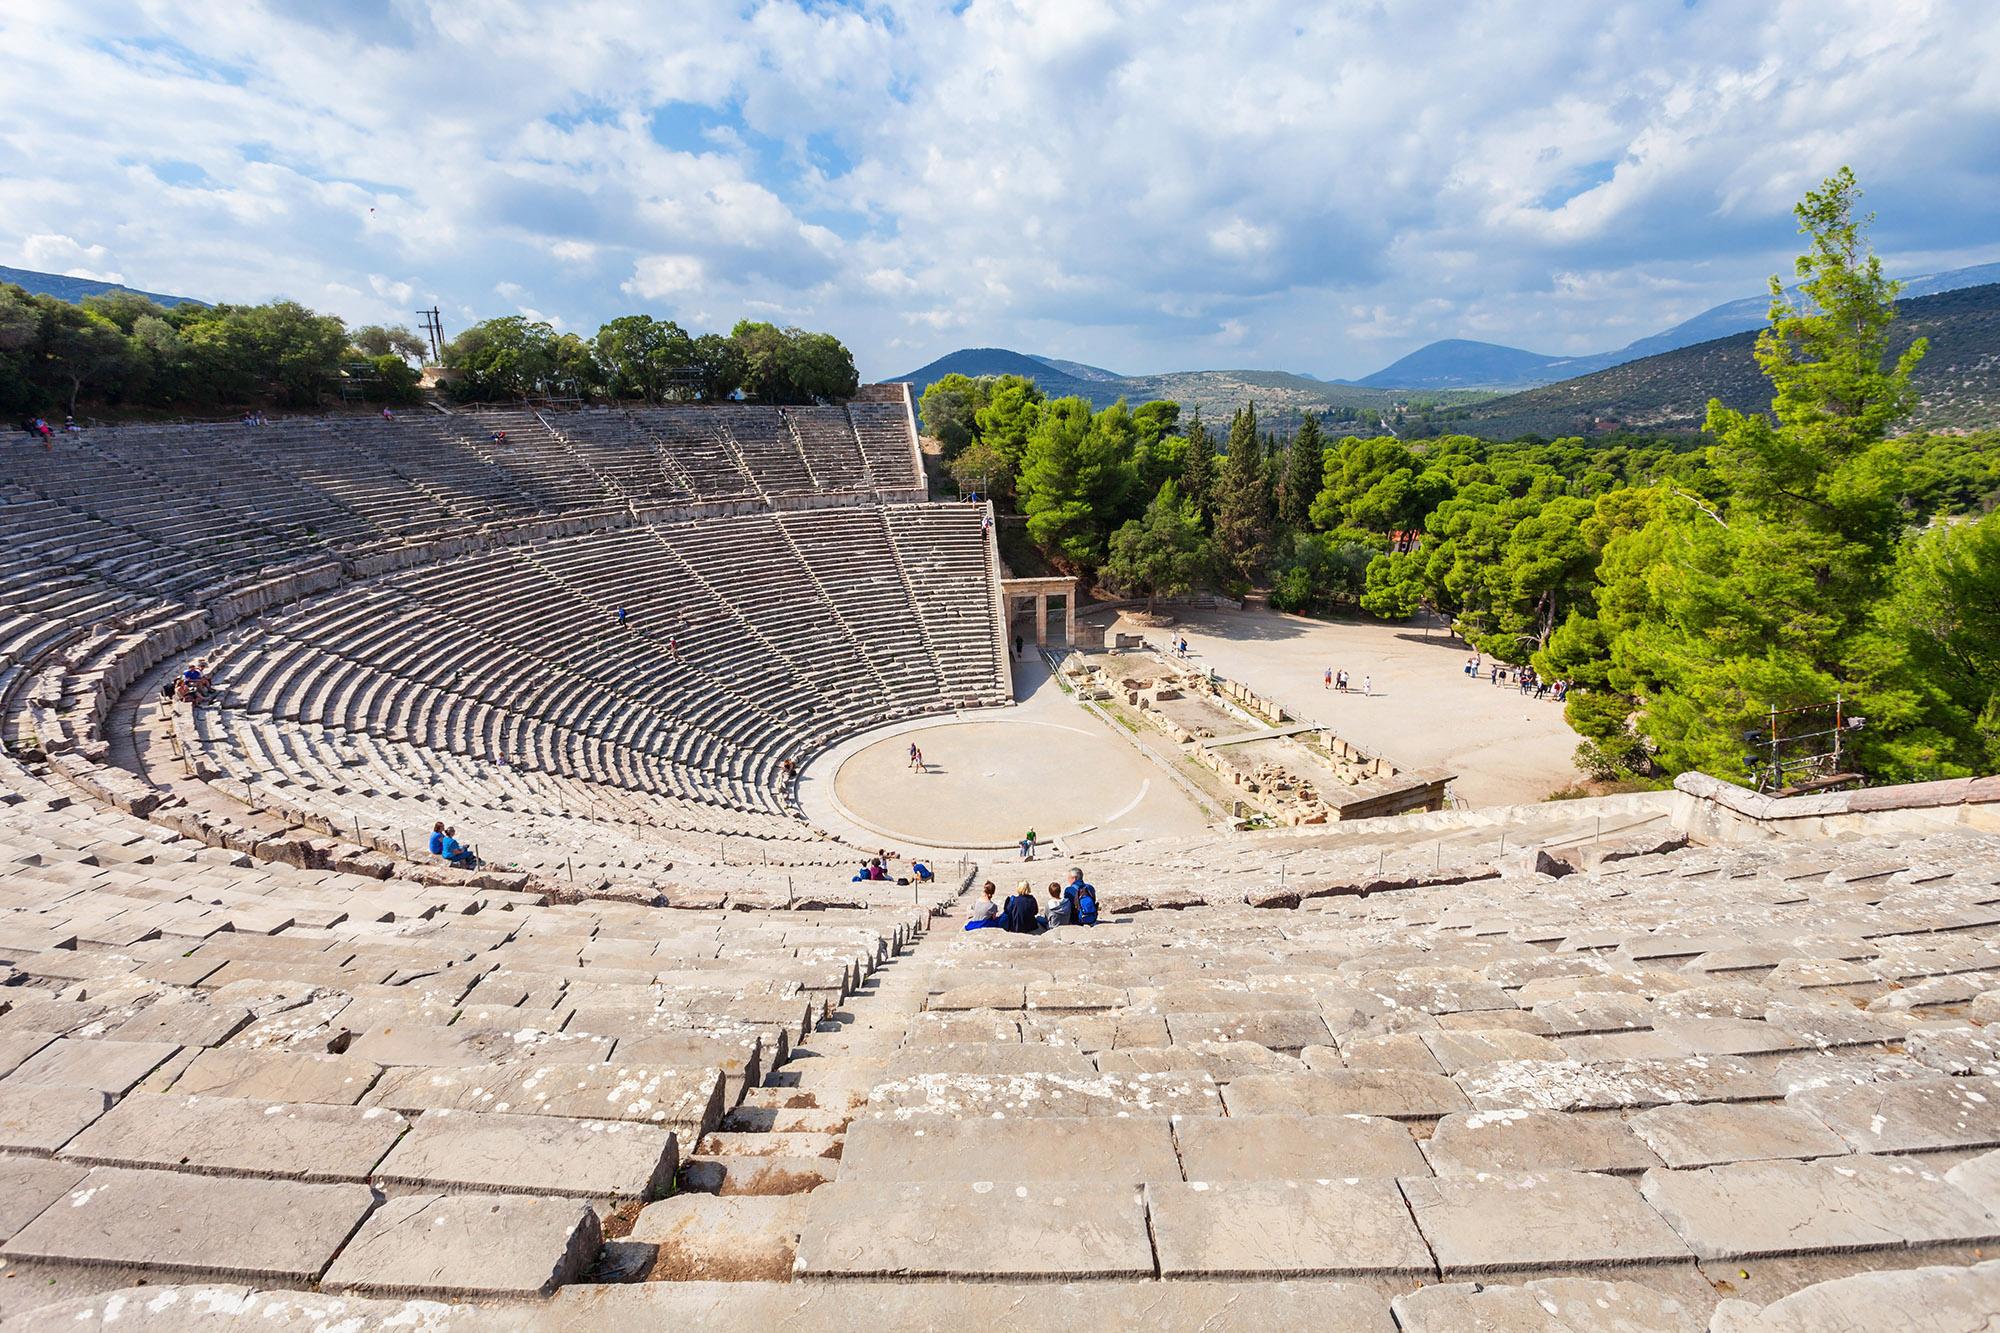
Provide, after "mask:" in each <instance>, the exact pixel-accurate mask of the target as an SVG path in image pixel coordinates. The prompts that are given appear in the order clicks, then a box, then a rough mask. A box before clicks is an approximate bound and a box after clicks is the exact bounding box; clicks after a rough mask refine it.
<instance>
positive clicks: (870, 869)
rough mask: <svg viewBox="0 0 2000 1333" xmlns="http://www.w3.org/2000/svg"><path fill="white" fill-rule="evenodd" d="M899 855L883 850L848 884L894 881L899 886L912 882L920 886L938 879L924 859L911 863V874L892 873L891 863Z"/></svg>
mask: <svg viewBox="0 0 2000 1333" xmlns="http://www.w3.org/2000/svg"><path fill="white" fill-rule="evenodd" d="M897 855H898V853H896V852H892V851H890V850H889V849H888V848H886V847H885V848H883V849H882V850H880V851H878V852H876V853H875V855H873V856H871V857H869V858H868V860H867V861H866V862H865V863H863V865H862V867H861V869H859V870H857V871H855V872H854V877H853V878H852V879H850V880H849V881H848V883H850V884H863V883H867V882H868V881H871V880H894V881H895V882H896V883H898V884H908V883H909V882H910V881H911V880H915V881H916V882H917V883H919V884H928V883H930V882H931V881H932V880H934V879H936V878H937V874H936V873H935V872H934V871H932V869H931V866H930V862H928V861H925V860H922V859H918V860H914V861H911V862H910V870H909V873H908V874H906V875H896V874H892V873H890V870H889V862H891V861H893V860H895V859H896V857H897Z"/></svg>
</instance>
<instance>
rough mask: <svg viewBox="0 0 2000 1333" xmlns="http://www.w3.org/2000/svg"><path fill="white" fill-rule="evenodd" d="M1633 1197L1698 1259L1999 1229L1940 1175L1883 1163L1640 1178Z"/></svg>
mask: <svg viewBox="0 0 2000 1333" xmlns="http://www.w3.org/2000/svg"><path fill="white" fill-rule="evenodd" d="M1640 1190H1641V1191H1642V1192H1643V1193H1644V1195H1645V1197H1646V1199H1647V1201H1648V1202H1650V1203H1651V1204H1652V1205H1653V1206H1654V1207H1655V1208H1657V1209H1659V1211H1660V1213H1661V1214H1662V1215H1663V1216H1664V1217H1665V1218H1666V1219H1667V1220H1668V1221H1669V1222H1671V1223H1673V1226H1674V1230H1676V1231H1678V1232H1679V1233H1680V1234H1681V1235H1682V1236H1683V1237H1685V1238H1686V1239H1687V1242H1688V1244H1689V1245H1690V1246H1692V1247H1693V1249H1694V1252H1695V1253H1696V1254H1698V1255H1700V1256H1701V1257H1702V1258H1704V1259H1743V1258H1756V1257H1760V1256H1768V1255H1778V1254H1812V1253H1819V1252H1827V1251H1845V1250H1865V1249H1877V1248H1883V1247H1888V1248H1900V1247H1902V1246H1906V1245H1922V1244H1933V1243H1940V1242H1963V1243H1977V1242H1983V1241H1989V1240H1992V1239H1994V1238H1995V1237H2000V1220H1995V1219H1994V1218H1993V1217H1992V1216H1991V1215H1990V1214H1988V1213H1987V1212H1986V1210H1985V1209H1984V1208H1981V1207H1980V1206H1979V1205H1978V1204H1976V1203H1974V1202H1973V1201H1972V1199H1971V1198H1970V1197H1968V1196H1967V1195H1965V1194H1964V1193H1962V1192H1960V1191H1959V1190H1957V1189H1955V1188H1953V1187H1952V1186H1951V1185H1950V1184H1949V1183H1947V1182H1946V1180H1945V1178H1944V1177H1943V1176H1942V1175H1939V1174H1937V1173H1935V1172H1932V1171H1928V1170H1925V1169H1924V1168H1923V1167H1922V1166H1920V1165H1918V1164H1917V1163H1915V1162H1907V1161H1897V1160H1895V1159H1893V1158H1886V1157H1825V1158H1821V1159H1819V1160H1818V1161H1813V1162H1738V1163H1736V1164H1734V1165H1731V1166H1711V1167H1707V1168H1705V1169H1703V1170H1700V1171H1648V1172H1647V1173H1646V1175H1645V1177H1644V1179H1643V1180H1642V1181H1641V1182H1640Z"/></svg>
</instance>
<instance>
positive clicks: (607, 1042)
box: [343, 1015, 612, 1066]
mask: <svg viewBox="0 0 2000 1333" xmlns="http://www.w3.org/2000/svg"><path fill="white" fill-rule="evenodd" d="M611 1046H612V1041H611V1039H610V1038H609V1037H599V1036H594V1035H591V1034H588V1033H569V1032H545V1031H542V1030H541V1029H538V1028H536V1027H534V1026H533V1016H532V1015H527V1016H524V1017H523V1019H522V1023H521V1026H520V1027H518V1028H499V1027H473V1026H470V1025H465V1024H454V1025H452V1026H451V1027H426V1026H423V1025H421V1024H397V1025H395V1026H394V1027H379V1028H371V1029H369V1030H368V1031H366V1032H364V1033H362V1034H361V1035H360V1036H358V1037H356V1038H355V1039H354V1041H353V1043H352V1044H350V1045H349V1046H348V1048H347V1050H346V1051H344V1052H343V1054H346V1055H351V1056H354V1057H355V1058H357V1059H361V1060H372V1061H373V1062H375V1063H376V1064H378V1065H447V1066H450V1065H473V1064H479V1063H481V1062H491V1061H497V1060H533V1061H536V1062H538V1063H541V1064H554V1063H557V1062H561V1063H565V1064H600V1063H602V1062H603V1061H605V1060H606V1059H608V1058H610V1055H611Z"/></svg>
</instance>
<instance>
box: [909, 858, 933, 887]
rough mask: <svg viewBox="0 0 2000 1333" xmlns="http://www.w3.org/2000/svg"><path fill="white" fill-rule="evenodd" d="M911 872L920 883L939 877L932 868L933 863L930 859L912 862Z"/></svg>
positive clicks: (926, 882)
mask: <svg viewBox="0 0 2000 1333" xmlns="http://www.w3.org/2000/svg"><path fill="white" fill-rule="evenodd" d="M910 873H911V874H912V875H914V876H915V877H916V881H917V883H919V884H928V883H930V882H931V881H932V880H934V879H936V878H937V875H936V874H935V873H934V872H933V871H932V870H931V864H930V862H928V861H912V862H910Z"/></svg>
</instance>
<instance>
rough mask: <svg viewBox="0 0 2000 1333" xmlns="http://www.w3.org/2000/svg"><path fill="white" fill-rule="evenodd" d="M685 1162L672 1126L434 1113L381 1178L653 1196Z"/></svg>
mask: <svg viewBox="0 0 2000 1333" xmlns="http://www.w3.org/2000/svg"><path fill="white" fill-rule="evenodd" d="M678 1165H679V1155H678V1153H677V1152H676V1145H675V1139H674V1135H673V1131H671V1130H667V1129H661V1128H658V1127H657V1126H653V1125H635V1124H633V1123H631V1122H630V1121H623V1120H568V1119H563V1118H561V1117H558V1116H542V1115H506V1114H501V1113H498V1112H484V1111H432V1112H429V1113H428V1114H426V1115H424V1116H422V1117H421V1118H420V1119H419V1120H418V1121H417V1123H416V1126H415V1128H413V1129H411V1131H410V1132H409V1133H408V1134H406V1135H404V1136H403V1138H402V1140H401V1141H400V1142H398V1143H397V1144H396V1146H395V1148H394V1149H393V1150H392V1151H391V1152H390V1153H389V1156H388V1157H387V1158H386V1159H384V1161H383V1162H382V1164H381V1166H380V1167H378V1168H377V1169H376V1171H375V1180H376V1182H377V1183H378V1184H382V1185H385V1186H397V1187H400V1188H403V1189H412V1190H444V1191H448V1192H454V1193H455V1192H460V1191H464V1192H468V1193H494V1194H548V1195H555V1196H557V1197H562V1198H581V1199H612V1198H619V1199H651V1198H656V1197H658V1195H659V1194H660V1192H661V1191H662V1190H664V1189H665V1188H666V1187H667V1186H668V1184H670V1183H671V1182H672V1180H673V1178H674V1170H675V1168H676V1167H677V1166H678Z"/></svg>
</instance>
